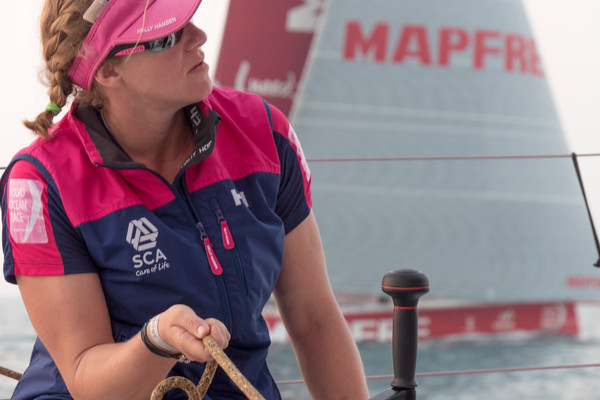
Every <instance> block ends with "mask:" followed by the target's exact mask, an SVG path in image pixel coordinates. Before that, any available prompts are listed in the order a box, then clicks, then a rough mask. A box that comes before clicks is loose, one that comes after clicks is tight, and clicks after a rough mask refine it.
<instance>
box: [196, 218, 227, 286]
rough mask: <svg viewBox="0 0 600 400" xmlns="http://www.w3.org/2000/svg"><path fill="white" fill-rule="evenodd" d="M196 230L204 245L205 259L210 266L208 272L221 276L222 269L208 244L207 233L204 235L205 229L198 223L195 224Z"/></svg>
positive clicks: (210, 244) (209, 243)
mask: <svg viewBox="0 0 600 400" xmlns="http://www.w3.org/2000/svg"><path fill="white" fill-rule="evenodd" d="M196 228H198V230H199V231H200V238H201V239H202V243H203V244H204V250H205V251H206V259H207V260H208V265H210V270H211V271H212V273H213V274H215V275H221V274H222V273H223V267H221V263H220V262H219V259H218V258H217V255H216V254H215V251H214V249H213V246H212V243H211V242H210V238H209V237H208V233H206V229H204V225H202V223H200V222H198V223H197V224H196Z"/></svg>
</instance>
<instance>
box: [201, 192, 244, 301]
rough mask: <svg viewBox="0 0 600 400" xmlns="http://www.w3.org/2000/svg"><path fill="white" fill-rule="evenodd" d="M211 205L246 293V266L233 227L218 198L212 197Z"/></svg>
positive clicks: (224, 243)
mask: <svg viewBox="0 0 600 400" xmlns="http://www.w3.org/2000/svg"><path fill="white" fill-rule="evenodd" d="M210 203H211V206H212V208H213V212H214V213H215V215H216V217H217V221H218V222H219V224H220V225H221V238H222V240H223V247H225V248H226V249H227V250H230V251H231V252H232V258H233V261H234V264H235V267H236V270H237V272H238V276H239V279H240V285H241V287H242V292H243V294H244V295H247V294H248V284H247V282H246V274H245V272H244V268H243V266H242V259H241V257H240V253H239V252H238V249H237V247H236V245H235V242H234V240H233V235H232V234H231V229H229V224H228V223H227V220H226V219H225V214H224V213H223V210H222V209H221V205H220V204H219V201H218V200H217V199H212V200H211V201H210Z"/></svg>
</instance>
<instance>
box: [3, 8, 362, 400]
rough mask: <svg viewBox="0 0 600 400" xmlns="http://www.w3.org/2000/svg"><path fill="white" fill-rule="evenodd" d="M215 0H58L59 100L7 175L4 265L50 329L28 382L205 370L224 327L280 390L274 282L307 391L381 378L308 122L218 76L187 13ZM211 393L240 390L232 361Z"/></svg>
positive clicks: (95, 383) (47, 36)
mask: <svg viewBox="0 0 600 400" xmlns="http://www.w3.org/2000/svg"><path fill="white" fill-rule="evenodd" d="M200 1H201V0H96V1H94V3H93V4H91V1H89V0H46V1H45V4H44V7H43V12H42V19H41V28H42V37H41V40H42V48H43V55H44V59H45V62H46V71H45V72H46V77H47V83H48V84H49V91H48V93H49V97H50V104H49V105H48V107H47V109H46V110H45V111H44V112H42V113H41V114H40V115H39V116H38V117H37V118H36V119H35V120H33V121H30V122H26V126H27V127H28V128H30V129H31V130H32V131H34V132H35V133H36V134H37V135H38V136H39V137H38V138H37V139H36V140H35V141H34V142H33V143H32V144H31V145H30V146H29V147H27V148H25V149H23V150H22V151H20V152H19V153H18V154H17V155H16V156H15V158H14V159H13V161H12V162H11V164H10V166H9V168H8V169H7V171H6V173H5V174H4V176H3V178H2V182H1V194H2V210H3V248H4V254H5V265H4V273H5V277H6V279H7V280H8V281H9V282H12V283H17V284H18V286H19V289H20V292H21V294H22V298H23V301H24V303H25V305H26V308H27V312H28V314H29V317H30V319H31V322H32V324H33V327H34V328H35V330H36V332H37V334H38V337H39V339H38V340H37V341H36V343H35V347H34V350H33V355H32V358H31V363H30V366H29V368H28V369H27V370H26V371H25V373H24V376H23V378H22V379H21V381H20V382H19V384H18V385H17V388H16V390H15V393H14V395H13V399H17V400H21V399H41V398H43V399H70V398H76V399H79V400H81V399H112V400H115V399H121V398H122V399H127V400H131V399H148V398H149V396H150V393H151V392H152V390H153V388H154V387H155V385H156V384H157V383H158V382H159V381H161V380H162V379H163V378H165V376H167V375H181V376H185V377H187V378H189V379H190V380H192V382H195V383H197V382H198V380H199V378H200V376H201V374H202V371H203V369H204V363H205V362H206V361H208V360H210V359H211V356H210V354H209V353H208V352H207V350H206V349H205V348H204V345H203V343H202V340H201V339H202V338H203V337H204V336H206V335H209V334H210V335H211V336H213V337H214V338H215V339H216V341H217V342H218V344H219V345H220V346H222V347H224V348H226V352H227V354H228V355H229V357H230V358H231V359H232V361H233V362H234V364H236V366H237V367H238V368H239V369H240V370H241V372H242V373H243V374H244V375H245V376H246V377H247V378H248V379H249V380H250V382H251V383H252V384H253V385H254V386H255V387H256V388H257V389H258V390H259V391H260V392H261V393H262V395H263V396H264V397H265V398H267V399H279V398H280V394H279V392H278V389H277V387H276V384H275V382H274V380H273V378H272V376H271V374H270V372H269V370H268V368H267V365H266V361H265V360H266V356H267V351H268V348H269V344H270V340H269V333H268V330H267V326H266V324H265V321H264V320H263V319H262V317H261V311H262V308H263V306H264V305H265V303H266V302H267V300H268V299H269V297H270V296H271V293H274V296H275V299H276V301H277V305H278V307H279V310H280V312H281V314H282V318H283V321H284V322H285V325H286V328H287V330H288V332H289V335H290V338H291V341H292V344H293V346H294V349H295V351H296V355H297V358H298V361H299V364H300V367H301V370H302V373H303V375H304V378H305V379H306V382H307V385H308V388H309V391H310V392H311V395H312V396H313V397H314V398H315V399H328V400H331V399H338V398H339V399H342V398H343V399H364V398H366V397H367V396H368V394H367V390H366V385H365V378H364V374H363V368H362V364H361V361H360V358H359V355H358V351H357V348H356V346H355V344H354V342H353V340H352V338H351V335H350V334H349V331H348V328H347V326H346V324H345V321H344V318H343V316H342V314H341V312H340V310H339V308H338V307H337V305H336V302H335V300H334V297H333V295H332V291H331V288H330V285H329V281H328V278H327V273H326V269H325V261H324V256H323V252H322V247H321V242H320V238H319V233H318V229H317V224H316V222H315V218H314V216H313V213H312V211H311V196H310V173H309V171H308V168H307V167H306V161H305V159H304V155H303V153H302V150H301V148H300V145H299V142H298V140H297V137H296V135H295V133H294V131H293V129H292V128H291V127H290V125H289V123H288V121H287V120H286V118H285V117H284V116H283V114H282V113H281V112H280V111H278V110H277V109H275V108H273V107H271V106H270V105H268V104H266V103H265V102H263V101H262V100H261V99H260V98H258V97H257V96H254V95H249V94H245V93H241V92H236V91H232V90H224V89H218V88H213V87H212V83H211V80H210V78H209V75H208V65H207V64H206V63H205V62H204V53H203V52H202V50H201V47H202V45H203V44H204V43H205V42H206V39H207V38H206V35H205V33H204V32H203V31H202V30H200V29H198V28H197V27H196V26H194V25H193V24H192V23H191V22H189V21H190V19H191V18H192V16H193V15H194V13H195V12H196V9H197V8H198V6H199V3H200ZM71 96H73V100H72V105H71V107H70V109H69V110H68V111H66V114H65V115H64V116H63V117H62V119H61V120H60V121H58V122H57V123H56V124H54V121H53V118H54V117H55V116H56V115H58V114H59V113H60V111H61V109H62V108H63V107H64V106H65V105H66V104H67V102H68V101H70V100H71ZM159 317H160V318H159ZM178 361H181V362H178ZM189 361H191V363H188V362H189ZM182 395H183V393H182V392H179V391H171V392H169V393H168V395H167V396H168V398H169V399H175V398H181V396H182ZM208 397H209V398H211V399H235V398H242V397H243V395H242V393H241V392H240V391H239V389H237V388H236V387H235V386H234V385H233V384H232V382H231V381H230V380H229V378H228V377H227V376H226V375H225V374H224V373H222V371H221V372H217V375H216V376H215V379H214V381H213V384H212V385H211V387H210V390H209V391H208Z"/></svg>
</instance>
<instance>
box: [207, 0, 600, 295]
mask: <svg viewBox="0 0 600 400" xmlns="http://www.w3.org/2000/svg"><path fill="white" fill-rule="evenodd" d="M242 3H244V1H243V0H231V4H230V16H231V15H235V10H236V8H238V7H241V4H242ZM246 3H247V2H246ZM257 3H265V6H264V7H260V6H257ZM252 4H253V8H252V7H249V6H248V7H247V11H246V14H245V15H246V17H247V18H252V20H254V18H256V19H258V20H259V21H260V23H259V22H256V23H255V25H256V30H251V32H250V33H249V32H248V31H245V29H246V28H247V25H244V29H242V28H241V27H238V28H236V27H235V25H234V26H233V27H232V28H230V26H231V19H230V20H229V21H228V28H227V30H226V32H225V36H224V41H223V45H222V48H221V58H220V61H219V66H218V67H219V69H218V71H217V79H218V80H219V82H220V83H221V84H222V85H224V86H236V85H235V84H234V83H235V81H232V80H231V79H229V80H228V79H226V75H227V74H226V73H225V71H226V68H228V69H229V70H231V71H233V70H235V71H240V70H244V68H246V70H245V71H246V75H245V77H246V78H247V79H246V80H245V82H248V81H249V79H250V78H252V79H254V82H256V83H257V85H256V87H255V88H257V89H260V88H261V86H259V85H258V83H260V82H267V83H268V82H271V83H273V85H272V87H273V88H275V87H278V88H282V87H285V83H286V82H287V83H288V84H289V85H288V86H287V88H288V89H289V91H287V92H285V93H284V92H283V91H282V92H280V93H276V92H272V93H268V92H264V91H263V92H262V93H261V91H260V90H258V93H259V94H261V95H264V96H266V97H267V99H268V100H269V101H271V102H273V103H274V104H276V105H278V106H280V107H281V108H282V109H284V111H286V112H288V111H289V114H290V118H291V120H292V123H293V124H294V127H295V130H296V131H297V133H298V135H299V137H300V140H301V141H302V145H303V148H304V151H305V153H306V155H307V157H308V158H309V164H310V167H311V170H312V176H313V185H312V189H313V196H314V204H315V206H314V209H315V213H316V215H317V218H318V220H319V225H320V228H321V233H322V237H323V241H324V246H325V251H326V256H327V263H328V268H329V271H330V277H331V281H332V284H333V286H334V289H336V290H340V291H351V292H370V293H373V291H375V290H377V287H378V285H379V283H380V279H381V276H383V274H384V273H385V272H387V271H389V270H391V269H397V268H402V267H412V268H417V269H420V270H422V271H424V272H425V273H427V275H428V276H429V279H430V282H431V287H432V290H431V292H430V294H429V295H428V297H430V298H444V299H462V300H469V301H477V302H523V301H547V300H573V299H585V298H592V297H594V296H596V294H597V288H596V286H597V284H598V279H597V278H596V277H595V274H596V271H595V269H594V268H593V267H592V264H593V262H595V261H596V259H597V255H596V254H595V247H594V244H593V237H592V233H591V229H590V226H589V222H588V220H587V215H586V211H585V208H584V202H583V198H582V196H581V192H580V190H579V188H578V183H577V178H576V175H575V172H574V169H573V166H572V161H571V159H570V158H568V154H569V150H568V146H567V144H566V141H565V138H564V135H563V131H562V128H561V124H560V121H559V119H558V117H557V113H556V110H555V107H554V104H553V100H552V96H551V94H550V91H549V88H548V86H549V85H548V81H547V78H546V76H545V74H544V65H543V62H542V60H541V59H540V56H539V54H538V52H537V50H536V44H535V38H534V37H533V35H532V32H531V30H530V28H529V24H528V20H527V15H526V13H525V11H524V9H523V6H522V4H521V1H520V0H457V1H453V2H447V1H444V0H419V1H412V0H377V1H374V2H370V3H366V2H364V1H358V0H330V1H329V2H325V1H318V0H314V1H308V0H305V1H303V2H299V1H289V2H286V1H283V2H280V1H278V2H268V1H263V2H260V1H258V2H257V1H253V2H252ZM251 8H252V9H253V10H254V11H251ZM299 10H304V11H311V13H306V14H305V16H312V17H313V18H314V21H316V23H315V24H313V25H306V26H307V27H310V26H312V27H315V26H316V27H319V29H317V31H316V34H314V33H315V31H312V30H311V29H307V30H306V31H305V32H302V33H298V32H292V31H290V30H286V29H287V28H286V24H285V22H284V21H285V19H284V17H285V16H286V15H289V14H290V13H291V12H292V11H295V12H298V11H299ZM251 12H254V14H252V15H250V14H248V13H251ZM320 18H322V19H320ZM236 31H239V32H237V34H236ZM228 35H229V37H228ZM300 39H302V40H300ZM290 40H297V42H293V41H290ZM232 43H236V46H235V47H233V45H232ZM299 43H300V44H299ZM240 49H245V50H243V52H244V55H243V57H242V55H240V51H242V50H240ZM252 55H254V58H252ZM236 56H237V57H238V59H239V60H238V61H236ZM294 57H296V58H294ZM224 60H227V61H224ZM259 60H261V61H262V62H264V63H265V65H267V67H265V70H264V71H259V70H258V69H256V68H255V67H254V65H258V64H257V63H258V62H259ZM290 60H293V62H291V64H290V65H291V67H289V65H288V64H286V61H290ZM249 66H252V67H249ZM294 68H295V69H294ZM231 71H230V73H229V75H234V74H233V73H232V72H231ZM252 71H254V72H255V74H254V75H252ZM290 71H293V74H294V80H292V79H291V78H290ZM260 74H262V75H260ZM238 77H239V76H238ZM240 79H241V78H240ZM292 81H293V82H292ZM239 82H242V80H239V81H238V83H239ZM277 82H278V83H280V85H279V86H278V85H277V84H276V83H277ZM267 86H268V85H266V84H265V85H264V86H262V88H263V89H264V88H265V87H267ZM237 87H238V88H241V89H245V90H251V89H253V88H252V87H249V86H247V85H246V86H243V87H239V85H237ZM283 98H285V101H284V102H281V103H278V101H279V99H283ZM549 155H551V156H562V157H547V156H549ZM498 156H511V157H514V158H502V157H500V158H499V157H498ZM522 156H536V157H538V158H529V157H522ZM479 157H490V158H484V159H479ZM398 158H414V159H416V160H408V161H393V160H392V161H390V160H386V159H398ZM430 158H439V159H436V160H432V159H430ZM456 158H459V159H456ZM463 158H464V159H463ZM473 158H476V159H473ZM324 159H328V160H330V159H337V160H338V161H335V160H333V161H323V160H324ZM339 159H344V160H345V161H340V160H339ZM349 159H350V160H349ZM351 159H356V160H355V161H351ZM359 159H360V160H359ZM366 160H369V161H366Z"/></svg>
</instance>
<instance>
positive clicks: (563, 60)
mask: <svg viewBox="0 0 600 400" xmlns="http://www.w3.org/2000/svg"><path fill="white" fill-rule="evenodd" d="M498 1H501V0H498ZM523 3H524V4H525V7H526V11H527V13H528V15H529V19H530V23H531V27H532V30H533V33H534V36H535V38H536V42H537V45H538V49H539V52H540V54H541V57H542V59H543V63H544V68H545V72H546V76H547V79H548V81H549V84H550V88H551V91H552V93H553V95H554V101H555V103H556V106H557V110H558V113H559V117H560V119H561V121H562V123H563V127H564V130H565V134H566V137H567V140H568V143H569V146H570V149H571V151H575V152H577V153H600V119H599V118H598V114H600V0H568V1H567V0H524V1H523ZM41 4H42V0H26V1H4V2H3V12H2V14H1V15H0V21H1V23H0V37H2V38H3V40H2V48H1V51H2V60H1V62H0V76H1V77H2V78H0V93H2V100H0V101H1V107H0V121H2V123H3V124H4V129H3V131H2V136H1V138H0V166H5V165H6V164H7V163H8V161H9V160H10V158H11V157H12V155H13V154H14V153H15V152H16V151H17V150H18V149H20V148H21V147H23V146H25V145H26V144H28V143H29V142H30V141H31V139H32V136H31V134H29V133H28V132H27V131H26V130H25V128H24V127H23V126H22V124H21V120H22V119H23V118H32V117H34V116H35V115H37V114H38V113H39V112H40V111H41V110H43V109H44V107H45V106H46V104H47V103H48V97H47V95H46V93H45V90H46V89H45V88H44V87H42V86H41V85H40V84H39V81H38V79H37V74H38V71H39V70H40V65H41V63H40V56H39V52H40V49H39V44H38V43H39V40H38V37H39V34H38V18H39V10H40V7H41ZM226 4H227V1H223V0H204V4H202V5H201V8H200V12H199V13H198V15H197V17H196V19H195V22H196V23H197V24H198V25H199V26H200V27H202V28H203V29H205V30H206V31H207V33H208V34H209V43H207V45H206V46H205V50H206V52H207V54H208V57H207V61H208V63H209V65H211V66H212V65H214V62H215V55H216V54H215V52H216V50H217V48H218V46H217V44H218V41H219V37H220V33H221V31H222V23H221V21H222V16H223V15H224V12H225V8H224V6H225V5H226ZM582 169H583V173H584V176H585V178H586V185H587V186H588V188H589V189H588V190H589V191H590V197H591V198H592V201H593V200H595V199H596V198H598V201H593V202H595V203H597V204H598V205H599V206H598V208H600V182H599V183H598V184H595V183H594V181H600V180H599V179H596V178H595V176H596V171H600V161H596V160H595V159H590V158H588V159H585V160H583V161H582ZM0 257H1V255H0ZM8 286H9V285H8V284H5V283H4V282H0V294H2V293H6V292H7V291H8V292H11V293H13V292H14V290H11V289H9V288H7V287H8Z"/></svg>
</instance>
